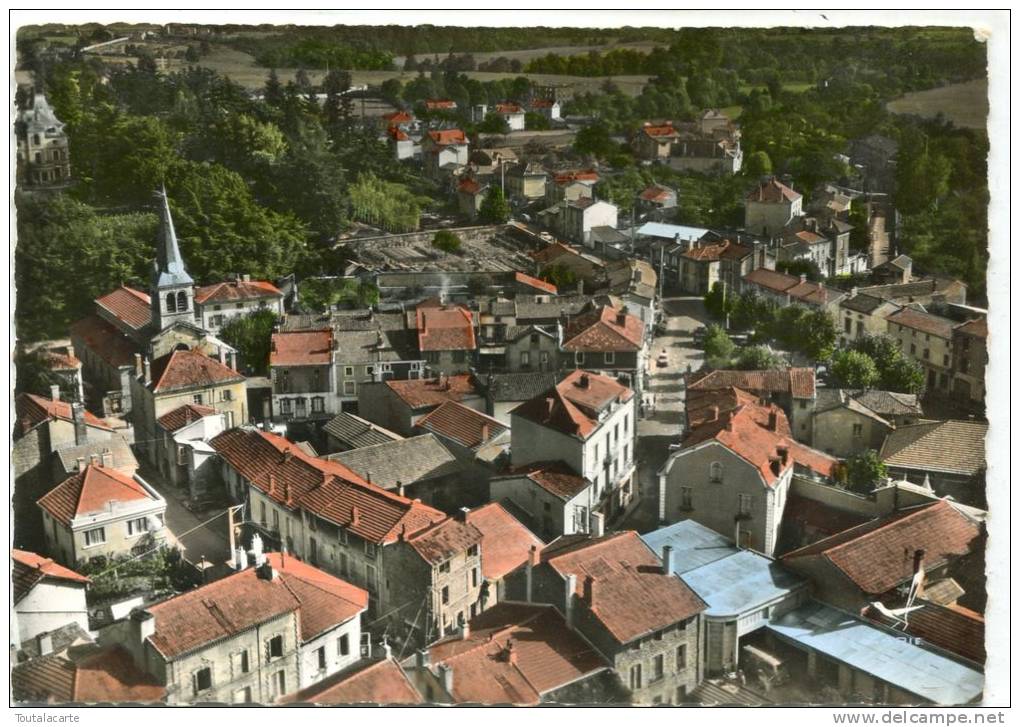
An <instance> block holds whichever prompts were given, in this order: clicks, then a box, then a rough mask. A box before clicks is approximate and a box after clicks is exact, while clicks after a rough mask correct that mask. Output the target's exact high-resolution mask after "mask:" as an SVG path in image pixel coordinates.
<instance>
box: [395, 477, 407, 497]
mask: <svg viewBox="0 0 1020 727" xmlns="http://www.w3.org/2000/svg"><path fill="white" fill-rule="evenodd" d="M397 494H398V495H400V496H401V497H407V495H405V494H404V483H403V482H401V481H400V480H397Z"/></svg>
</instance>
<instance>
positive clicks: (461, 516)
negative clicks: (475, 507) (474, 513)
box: [457, 507, 471, 523]
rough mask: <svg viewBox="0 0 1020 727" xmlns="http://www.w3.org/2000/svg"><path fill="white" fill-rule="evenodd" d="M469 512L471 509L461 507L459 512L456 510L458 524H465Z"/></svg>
mask: <svg viewBox="0 0 1020 727" xmlns="http://www.w3.org/2000/svg"><path fill="white" fill-rule="evenodd" d="M469 512H471V508H470V507H462V508H460V509H459V510H457V520H458V521H459V522H462V523H466V522H467V516H468V513H469Z"/></svg>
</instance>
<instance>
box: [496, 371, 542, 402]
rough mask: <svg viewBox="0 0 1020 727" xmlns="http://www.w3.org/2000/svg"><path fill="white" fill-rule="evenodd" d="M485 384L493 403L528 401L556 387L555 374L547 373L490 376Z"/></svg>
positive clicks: (531, 372)
mask: <svg viewBox="0 0 1020 727" xmlns="http://www.w3.org/2000/svg"><path fill="white" fill-rule="evenodd" d="M486 382H487V387H488V390H489V396H491V397H492V400H493V401H530V400H531V399H534V398H535V397H536V396H538V395H539V394H543V393H545V392H546V391H548V390H549V389H551V388H552V387H554V386H556V374H554V373H551V372H547V371H524V372H519V373H510V374H492V375H491V376H490V377H488V378H487V379H486Z"/></svg>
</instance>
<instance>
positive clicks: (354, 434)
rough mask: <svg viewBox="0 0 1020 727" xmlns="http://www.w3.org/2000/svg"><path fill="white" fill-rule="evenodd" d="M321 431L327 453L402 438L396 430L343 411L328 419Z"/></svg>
mask: <svg viewBox="0 0 1020 727" xmlns="http://www.w3.org/2000/svg"><path fill="white" fill-rule="evenodd" d="M322 431H323V433H324V434H325V435H326V451H327V453H333V452H346V451H349V450H351V449H360V448H361V447H371V446H372V445H373V444H385V443H386V442H395V441H397V440H399V439H403V437H401V436H400V435H399V434H397V433H396V432H391V431H390V430H388V429H384V428H382V427H380V426H378V425H376V424H373V423H372V422H370V421H368V420H367V419H363V418H361V417H359V416H356V415H354V414H350V413H348V412H345V411H342V412H340V413H339V414H337V415H336V416H335V417H333V418H332V419H330V420H329V422H327V423H326V425H325V426H324V427H323V428H322Z"/></svg>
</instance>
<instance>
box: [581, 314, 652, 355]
mask: <svg viewBox="0 0 1020 727" xmlns="http://www.w3.org/2000/svg"><path fill="white" fill-rule="evenodd" d="M644 336H645V327H644V324H643V323H642V322H641V319H640V318H637V317H636V316H632V315H630V314H629V313H627V312H626V311H625V310H624V309H623V308H621V309H616V308H611V307H609V306H599V307H597V308H594V309H592V310H589V311H586V312H584V313H581V314H580V315H577V316H574V317H573V318H571V319H569V320H568V321H567V325H566V328H565V329H564V331H563V350H565V351H595V352H607V351H612V352H622V351H640V350H641V347H642V346H643V345H644Z"/></svg>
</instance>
